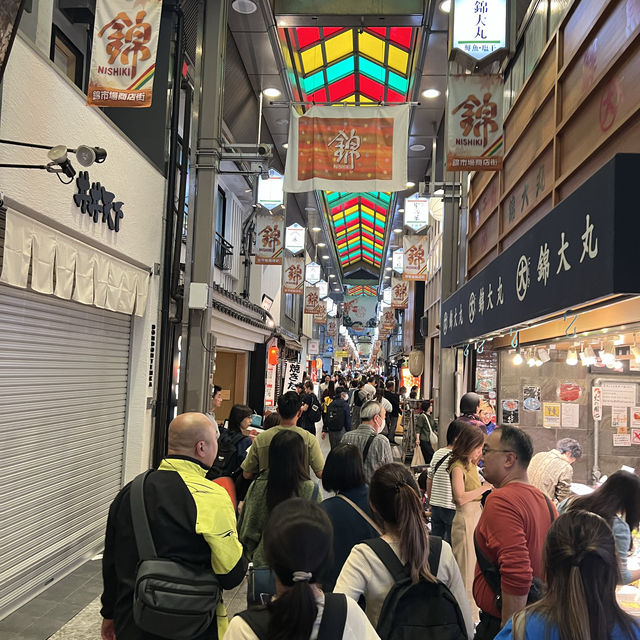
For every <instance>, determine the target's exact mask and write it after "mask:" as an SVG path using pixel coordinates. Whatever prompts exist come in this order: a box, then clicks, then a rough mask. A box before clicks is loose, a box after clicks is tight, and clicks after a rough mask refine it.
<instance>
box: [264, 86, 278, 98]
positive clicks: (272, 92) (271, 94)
mask: <svg viewBox="0 0 640 640" xmlns="http://www.w3.org/2000/svg"><path fill="white" fill-rule="evenodd" d="M262 93H263V94H264V95H265V96H267V98H277V97H278V96H279V95H280V94H281V93H282V91H280V89H276V88H275V87H267V88H266V89H263V90H262Z"/></svg>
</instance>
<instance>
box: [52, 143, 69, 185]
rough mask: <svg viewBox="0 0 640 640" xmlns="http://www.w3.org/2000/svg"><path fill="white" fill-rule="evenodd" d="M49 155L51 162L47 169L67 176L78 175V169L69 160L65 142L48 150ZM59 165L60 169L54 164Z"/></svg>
mask: <svg viewBox="0 0 640 640" xmlns="http://www.w3.org/2000/svg"><path fill="white" fill-rule="evenodd" d="M47 156H48V157H49V160H51V162H50V163H49V165H48V166H47V171H50V172H51V173H64V175H65V176H67V178H73V176H75V175H76V170H75V169H74V168H73V166H71V162H69V158H68V157H67V147H65V146H64V145H63V144H59V145H57V146H55V147H52V148H51V149H49V151H48V152H47ZM55 164H57V165H59V167H60V169H56V168H54V167H53V165H55Z"/></svg>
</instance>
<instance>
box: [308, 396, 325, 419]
mask: <svg viewBox="0 0 640 640" xmlns="http://www.w3.org/2000/svg"><path fill="white" fill-rule="evenodd" d="M307 402H308V403H309V407H308V409H307V411H306V414H307V420H308V421H309V422H310V423H313V424H315V423H316V422H318V420H320V418H322V406H321V405H320V400H318V398H317V397H316V394H315V393H309V394H307Z"/></svg>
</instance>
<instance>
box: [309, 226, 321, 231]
mask: <svg viewBox="0 0 640 640" xmlns="http://www.w3.org/2000/svg"><path fill="white" fill-rule="evenodd" d="M311 231H316V232H317V231H320V227H311Z"/></svg>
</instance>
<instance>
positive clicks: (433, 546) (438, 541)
mask: <svg viewBox="0 0 640 640" xmlns="http://www.w3.org/2000/svg"><path fill="white" fill-rule="evenodd" d="M441 554H442V538H439V537H438V536H429V571H431V573H432V574H433V575H434V576H435V577H437V576H438V567H439V566H440V555H441Z"/></svg>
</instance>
